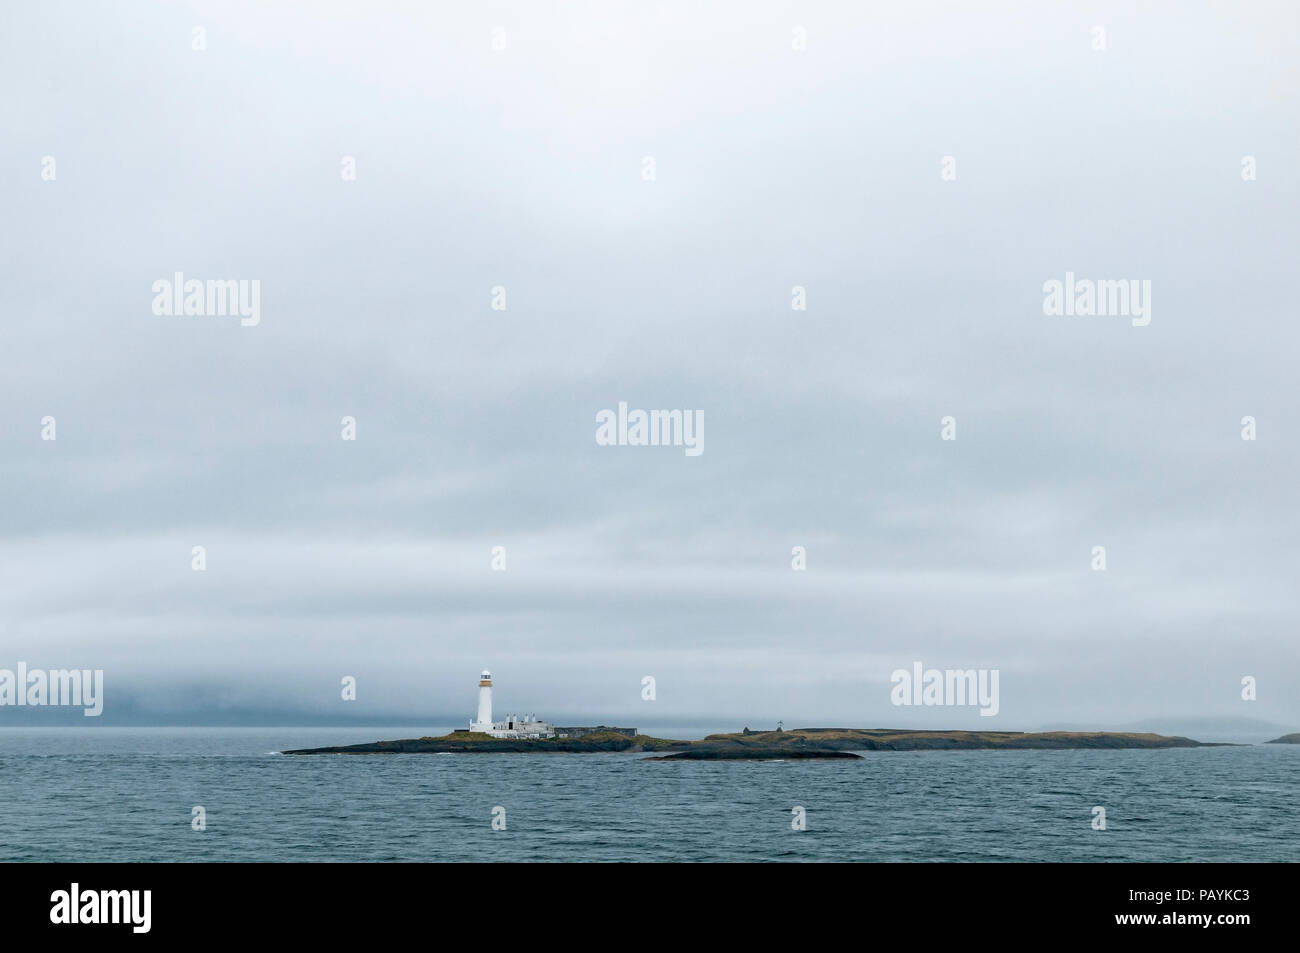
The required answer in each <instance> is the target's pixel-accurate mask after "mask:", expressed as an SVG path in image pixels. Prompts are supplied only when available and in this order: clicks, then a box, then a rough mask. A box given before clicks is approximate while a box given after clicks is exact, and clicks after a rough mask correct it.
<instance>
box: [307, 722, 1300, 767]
mask: <svg viewBox="0 0 1300 953" xmlns="http://www.w3.org/2000/svg"><path fill="white" fill-rule="evenodd" d="M1287 737H1288V738H1292V739H1298V740H1300V735H1288V736H1287ZM1284 741H1285V739H1282V738H1279V739H1278V742H1279V743H1281V742H1284ZM1287 743H1293V742H1287ZM1203 747H1218V746H1217V745H1215V744H1213V743H1205V742H1200V741H1193V740H1192V739H1190V738H1182V737H1169V736H1166V735H1156V734H1149V733H1134V732H1111V731H1043V732H1022V731H910V730H905V729H898V728H794V729H791V730H790V731H749V730H748V729H746V730H745V731H743V732H731V733H728V734H716V735H709V736H708V737H706V738H702V739H700V740H698V741H676V740H673V739H670V738H654V737H651V736H650V735H640V734H638V735H630V734H622V733H619V732H615V731H608V732H600V731H598V732H594V733H591V734H587V735H584V736H582V737H581V738H539V739H536V740H531V739H518V738H493V737H491V736H489V735H486V734H478V733H475V732H468V731H456V732H452V733H451V734H449V735H442V736H441V737H437V738H434V737H429V738H408V739H404V740H401V741H373V742H370V743H368V744H359V745H339V746H336V747H329V748H298V749H295V750H292V751H285V752H283V753H284V754H548V753H553V754H595V753H599V752H610V751H627V752H652V753H660V754H662V755H664V756H663V757H660V758H657V759H654V760H661V761H675V760H683V761H685V760H690V761H735V760H763V761H766V760H772V759H802V758H850V759H851V758H855V757H857V755H855V754H853V752H857V751H957V750H988V749H992V750H1008V751H1017V750H1026V749H1029V750H1041V749H1052V750H1059V749H1064V748H1106V749H1112V748H1203Z"/></svg>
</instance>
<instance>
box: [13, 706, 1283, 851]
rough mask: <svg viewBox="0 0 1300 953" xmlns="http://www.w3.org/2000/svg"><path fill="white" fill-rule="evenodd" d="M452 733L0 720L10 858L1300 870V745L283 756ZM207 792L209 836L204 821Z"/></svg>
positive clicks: (418, 730)
mask: <svg viewBox="0 0 1300 953" xmlns="http://www.w3.org/2000/svg"><path fill="white" fill-rule="evenodd" d="M433 731H434V729H430V728H428V727H427V726H425V727H424V728H422V729H421V728H412V727H410V726H406V727H401V726H397V727H392V728H332V729H331V728H190V729H177V728H158V729H142V728H94V729H82V728H43V729H18V728H14V729H0V860H3V861H236V860H239V861H399V860H400V861H482V860H488V861H591V860H598V861H656V860H663V861H1058V862H1059V861H1300V816H1298V815H1297V813H1296V811H1295V794H1296V790H1297V781H1300V746H1293V745H1290V746H1289V745H1257V746H1251V747H1237V748H1202V749H1168V750H1156V751H1026V752H1009V751H996V752H995V751H976V752H864V755H865V759H864V760H862V761H824V762H818V761H780V762H654V761H647V760H646V759H645V756H644V755H638V754H593V755H450V754H448V755H385V756H343V755H330V756H311V757H301V756H294V757H290V756H285V755H281V754H278V753H276V752H278V751H279V750H281V749H285V748H298V747H315V746H321V745H329V744H353V743H357V742H362V741H373V740H377V739H381V738H409V737H418V736H419V735H422V734H430V733H433ZM196 805H201V806H203V807H204V808H205V810H206V814H207V830H206V831H202V832H198V831H194V830H192V829H191V809H192V808H193V807H194V806H196ZM1096 805H1100V806H1103V807H1105V808H1106V821H1107V829H1106V830H1105V831H1094V830H1093V829H1092V827H1091V822H1092V809H1093V807H1094V806H1096ZM796 806H800V807H803V808H804V809H805V811H806V816H807V829H806V830H804V831H794V830H792V828H791V819H792V813H791V811H792V808H794V807H796ZM496 807H503V808H505V819H506V829H505V830H504V831H494V830H493V829H492V826H491V822H492V817H493V809H494V808H496Z"/></svg>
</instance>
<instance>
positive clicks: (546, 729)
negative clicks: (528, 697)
mask: <svg viewBox="0 0 1300 953" xmlns="http://www.w3.org/2000/svg"><path fill="white" fill-rule="evenodd" d="M469 730H470V731H477V732H481V733H482V734H485V735H491V736H492V737H493V738H553V737H555V728H554V726H552V725H551V724H549V723H548V722H545V721H538V720H537V719H536V717H534V716H533V715H522V716H521V715H507V716H506V719H505V721H493V720H492V673H491V672H489V671H488V670H487V669H483V674H482V675H480V676H479V679H478V717H477V718H475V719H474V720H473V721H471V722H470V723H469Z"/></svg>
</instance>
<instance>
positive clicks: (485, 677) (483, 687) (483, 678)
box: [469, 669, 493, 732]
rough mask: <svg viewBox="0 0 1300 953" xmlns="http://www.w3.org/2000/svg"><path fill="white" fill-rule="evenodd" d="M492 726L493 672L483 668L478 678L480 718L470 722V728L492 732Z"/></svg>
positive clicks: (471, 729)
mask: <svg viewBox="0 0 1300 953" xmlns="http://www.w3.org/2000/svg"><path fill="white" fill-rule="evenodd" d="M492 728H493V725H492V673H491V672H489V671H488V670H487V669H483V674H482V675H480V676H479V680H478V718H476V719H474V720H473V721H471V722H470V723H469V730H470V731H484V732H490V731H491V730H492Z"/></svg>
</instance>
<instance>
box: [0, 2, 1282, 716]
mask: <svg viewBox="0 0 1300 953" xmlns="http://www.w3.org/2000/svg"><path fill="white" fill-rule="evenodd" d="M981 6H983V7H984V10H983V11H982V12H980V11H975V10H973V9H971V7H972V5H971V4H957V3H951V4H942V5H939V4H924V3H890V4H864V3H843V4H838V3H754V2H744V3H731V4H721V3H709V4H700V3H695V2H683V3H672V4H658V3H656V4H646V3H640V2H637V3H631V2H626V3H608V2H601V3H590V4H577V3H563V4H537V3H524V2H520V3H515V4H449V3H448V4H444V3H439V4H410V5H397V4H382V3H361V2H357V3H353V4H347V5H336V4H312V5H311V8H310V9H309V8H308V5H306V4H297V5H293V6H287V5H286V6H280V7H277V8H273V9H267V8H265V6H264V5H262V4H255V3H225V2H223V3H202V4H169V5H167V6H162V5H153V4H135V3H115V4H97V5H86V4H80V3H70V2H65V3H42V4H40V5H27V6H25V7H21V8H20V7H16V6H14V5H6V6H5V9H4V11H3V13H0V77H2V78H3V89H4V90H5V95H4V96H3V97H0V130H2V132H0V141H3V149H0V209H2V211H3V227H2V228H0V271H2V278H3V285H2V288H3V290H2V291H0V295H2V298H0V300H2V301H3V312H2V320H3V325H2V328H0V333H2V337H0V498H2V499H3V501H4V504H3V506H0V667H3V668H13V667H14V666H15V665H16V663H17V662H19V661H26V662H27V663H28V664H29V665H31V666H33V667H36V666H44V667H50V668H56V667H57V668H62V667H79V668H102V669H104V672H105V692H106V696H107V697H106V701H105V712H106V716H110V715H112V713H113V712H114V710H115V706H116V710H117V711H118V712H119V713H120V712H122V711H125V710H127V709H132V710H138V711H144V712H146V713H148V712H161V713H164V714H160V715H158V717H159V718H163V719H164V720H166V721H168V722H175V721H177V720H180V721H184V720H186V719H197V720H201V719H202V718H204V717H207V715H206V714H205V712H210V710H211V709H213V708H214V707H215V708H218V709H228V710H239V709H255V710H266V711H277V712H295V711H300V712H302V713H304V715H306V714H311V715H312V716H313V717H315V716H320V717H333V716H337V717H338V718H339V719H340V720H343V719H347V718H352V717H355V716H357V715H362V714H364V715H388V714H392V715H394V716H402V717H409V718H412V719H425V718H428V719H430V720H432V721H434V722H435V723H438V724H443V723H448V722H449V720H451V719H455V720H456V721H461V720H468V719H469V718H470V717H471V716H472V715H473V713H474V705H475V698H476V695H475V693H476V688H475V682H476V676H477V673H478V672H479V670H481V669H482V668H484V667H488V668H491V669H492V670H493V672H494V673H495V674H496V678H497V690H496V693H497V705H498V709H497V710H498V713H500V714H504V713H506V712H507V711H512V710H515V711H534V712H537V713H538V714H539V715H541V716H551V717H554V718H558V719H560V720H574V719H587V718H590V719H599V720H602V721H606V722H614V723H618V724H633V725H648V724H649V725H652V724H656V723H663V722H666V721H670V720H672V719H695V721H696V722H697V723H701V724H704V723H708V724H710V725H712V724H713V723H714V722H715V721H716V727H717V728H718V729H731V728H734V727H738V726H739V725H740V724H742V723H743V724H764V725H767V724H770V723H774V722H775V721H776V720H777V719H778V718H780V719H784V720H785V724H786V725H787V726H792V725H794V724H809V723H814V722H815V723H820V724H843V725H857V726H873V725H917V726H928V727H943V726H949V725H952V726H957V725H960V726H978V727H981V728H1006V729H1017V728H1034V727H1039V726H1043V725H1051V724H1058V723H1082V724H1093V725H1096V726H1106V725H1114V724H1119V723H1129V722H1143V721H1144V720H1145V721H1153V720H1154V719H1157V718H1172V717H1206V716H1213V717H1221V718H1233V717H1249V718H1259V719H1266V720H1269V721H1273V722H1278V723H1282V724H1286V725H1289V726H1290V730H1296V729H1300V649H1298V648H1297V646H1298V644H1300V642H1298V639H1300V629H1298V626H1297V622H1298V621H1300V612H1298V611H1297V610H1298V606H1297V600H1298V597H1297V584H1296V570H1297V563H1298V561H1297V558H1296V546H1297V541H1298V540H1300V517H1298V515H1297V505H1296V500H1297V487H1298V485H1300V480H1298V479H1297V476H1298V474H1300V427H1298V426H1297V417H1296V415H1297V412H1298V411H1300V400H1298V399H1297V398H1298V396H1300V388H1298V387H1297V367H1296V360H1297V348H1298V347H1300V330H1298V329H1297V313H1296V295H1295V283H1294V275H1295V272H1296V261H1297V252H1298V251H1300V242H1298V241H1297V227H1298V226H1297V223H1298V222H1300V214H1297V213H1298V212H1300V202H1297V198H1298V190H1297V184H1298V182H1300V102H1298V98H1300V65H1298V64H1300V56H1298V55H1297V52H1298V51H1297V49H1296V44H1297V39H1296V38H1297V32H1298V31H1297V27H1298V26H1300V14H1297V8H1296V6H1295V5H1294V4H1292V3H1289V2H1287V3H1250V4H1245V5H1237V4H1228V3H1222V4H1206V3H1193V4H1186V3H1178V4H1173V3H1171V4H1155V3H1150V4H1148V3H1143V4H1134V3H1087V4H1084V3H1077V4H1050V5H1043V4H1036V3H1029V2H1025V3H1016V4H982V5H981ZM800 26H801V27H803V28H805V30H806V36H807V48H806V50H796V49H793V48H792V47H793V46H794V43H793V42H792V41H793V38H794V36H795V34H794V28H795V27H800ZM1097 26H1101V27H1103V28H1104V31H1105V32H1104V42H1105V49H1104V50H1098V49H1094V46H1095V45H1096V38H1097V36H1098V34H1096V33H1095V31H1094V27H1097ZM196 27H199V28H202V30H203V31H204V33H203V41H204V45H205V49H202V50H195V49H194V48H193V46H194V43H195V39H194V33H193V31H194V28H196ZM494 27H501V28H502V30H503V32H502V33H499V34H497V36H503V37H504V47H505V48H504V49H502V50H494V49H493V48H492V46H493V36H494V33H493V30H494ZM47 156H48V157H53V159H54V160H55V169H56V170H57V171H56V176H55V178H54V179H53V180H47V179H45V178H43V177H42V171H43V169H44V168H45V166H44V165H43V161H44V159H45V157H47ZM346 156H351V157H355V162H356V180H355V181H346V180H345V179H344V178H343V175H342V174H341V167H342V163H343V161H344V157H346ZM945 156H952V157H954V158H955V163H956V165H955V169H956V179H955V180H945V179H944V178H943V177H942V176H941V171H942V162H943V158H944V157H945ZM1244 156H1253V157H1255V162H1256V170H1257V178H1256V179H1255V180H1254V181H1245V180H1243V176H1242V159H1243V157H1244ZM645 157H653V159H654V168H655V178H654V180H653V181H647V180H646V179H645V178H644V176H643V169H644V163H643V160H644V158H645ZM178 271H179V272H183V273H184V274H185V276H186V277H187V278H200V279H209V278H211V279H218V278H219V279H244V280H253V279H256V280H258V281H259V282H260V287H261V302H260V306H261V315H260V316H261V320H260V323H259V324H258V325H257V326H256V327H243V326H241V325H240V322H239V320H238V318H231V317H215V316H210V317H188V318H186V317H168V316H160V315H156V314H154V313H153V310H152V307H151V305H152V302H153V297H154V295H153V291H152V290H151V289H152V285H153V283H154V282H155V281H156V280H158V279H170V278H171V277H172V275H173V273H175V272H178ZM1066 272H1073V273H1075V274H1076V275H1077V276H1079V277H1081V278H1095V279H1101V278H1108V279H1139V280H1148V281H1150V282H1151V287H1152V292H1151V322H1150V324H1149V325H1148V326H1146V327H1135V326H1133V324H1132V322H1131V321H1130V320H1129V319H1128V318H1126V317H1122V316H1106V317H1101V316H1094V317H1080V316H1073V317H1049V316H1046V315H1044V313H1043V297H1044V294H1043V284H1044V282H1045V281H1049V280H1052V279H1058V280H1063V279H1064V277H1065V274H1066ZM796 285H799V286H803V287H805V288H806V289H807V292H806V293H807V310H806V311H795V310H792V308H791V289H792V288H793V287H794V286H796ZM494 286H503V287H504V288H505V289H506V293H507V310H504V311H495V310H493V309H492V307H491V301H492V288H493V287H494ZM619 401H627V402H628V404H629V406H630V407H632V408H675V409H695V410H699V411H701V412H702V413H703V415H704V419H705V434H704V452H703V453H702V454H701V455H699V456H694V457H692V456H687V455H685V454H684V453H683V452H682V449H681V448H672V447H608V446H598V445H597V444H596V441H595V430H596V426H595V416H596V414H597V412H599V411H600V410H602V409H605V408H616V407H617V406H618V403H619ZM349 415H350V416H353V417H355V419H356V421H357V439H356V440H355V441H344V440H342V439H341V436H340V432H341V423H340V421H341V419H342V418H343V417H344V416H349ZM1247 415H1250V416H1253V417H1255V418H1256V420H1257V427H1258V431H1257V439H1256V440H1255V441H1253V442H1251V441H1244V440H1243V439H1242V438H1241V419H1242V418H1243V417H1244V416H1247ZM46 416H53V417H54V418H55V419H56V421H57V439H56V440H54V441H47V440H42V439H41V429H42V427H41V420H42V418H43V417H46ZM944 416H953V417H955V418H956V422H957V439H956V440H953V441H945V440H942V439H941V437H940V420H941V418H942V417H944ZM196 545H202V546H204V547H206V550H207V569H206V571H205V572H194V571H192V569H191V550H192V547H193V546H196ZM1099 545H1100V546H1105V547H1106V557H1107V569H1106V571H1105V572H1097V571H1094V570H1093V569H1092V568H1091V562H1092V548H1093V547H1094V546H1099ZM494 546H504V547H505V548H506V565H507V568H506V570H505V571H504V572H498V571H493V570H492V568H491V549H492V547H494ZM793 546H804V547H805V548H806V551H807V570H806V571H804V572H796V571H793V570H792V568H791V548H792V547H793ZM916 661H920V662H923V663H924V664H925V665H926V666H927V667H937V668H990V669H997V670H999V671H1000V673H1001V680H1000V691H1001V701H1000V713H999V715H998V716H997V717H996V718H980V717H978V716H977V715H976V714H975V712H974V710H972V709H952V708H948V709H937V710H935V709H916V708H899V707H894V706H892V705H891V704H890V687H891V686H890V681H889V679H890V673H891V672H892V671H893V670H894V669H896V668H900V667H902V668H910V667H911V666H912V664H913V662H916ZM345 675H352V676H355V677H356V678H357V679H358V695H359V698H358V701H357V702H355V703H348V702H342V701H341V700H340V698H339V695H340V691H339V680H340V678H341V677H342V676H345ZM647 675H650V676H653V677H654V678H655V679H656V686H657V699H656V700H655V701H653V702H647V701H643V700H642V697H641V680H642V678H643V677H644V676H647ZM1247 675H1252V676H1255V677H1256V678H1257V679H1258V701H1256V702H1245V701H1243V700H1242V699H1241V679H1242V677H1243V676H1247ZM12 714H13V709H6V710H5V711H3V712H0V718H8V717H11V716H12ZM0 723H2V722H0Z"/></svg>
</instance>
